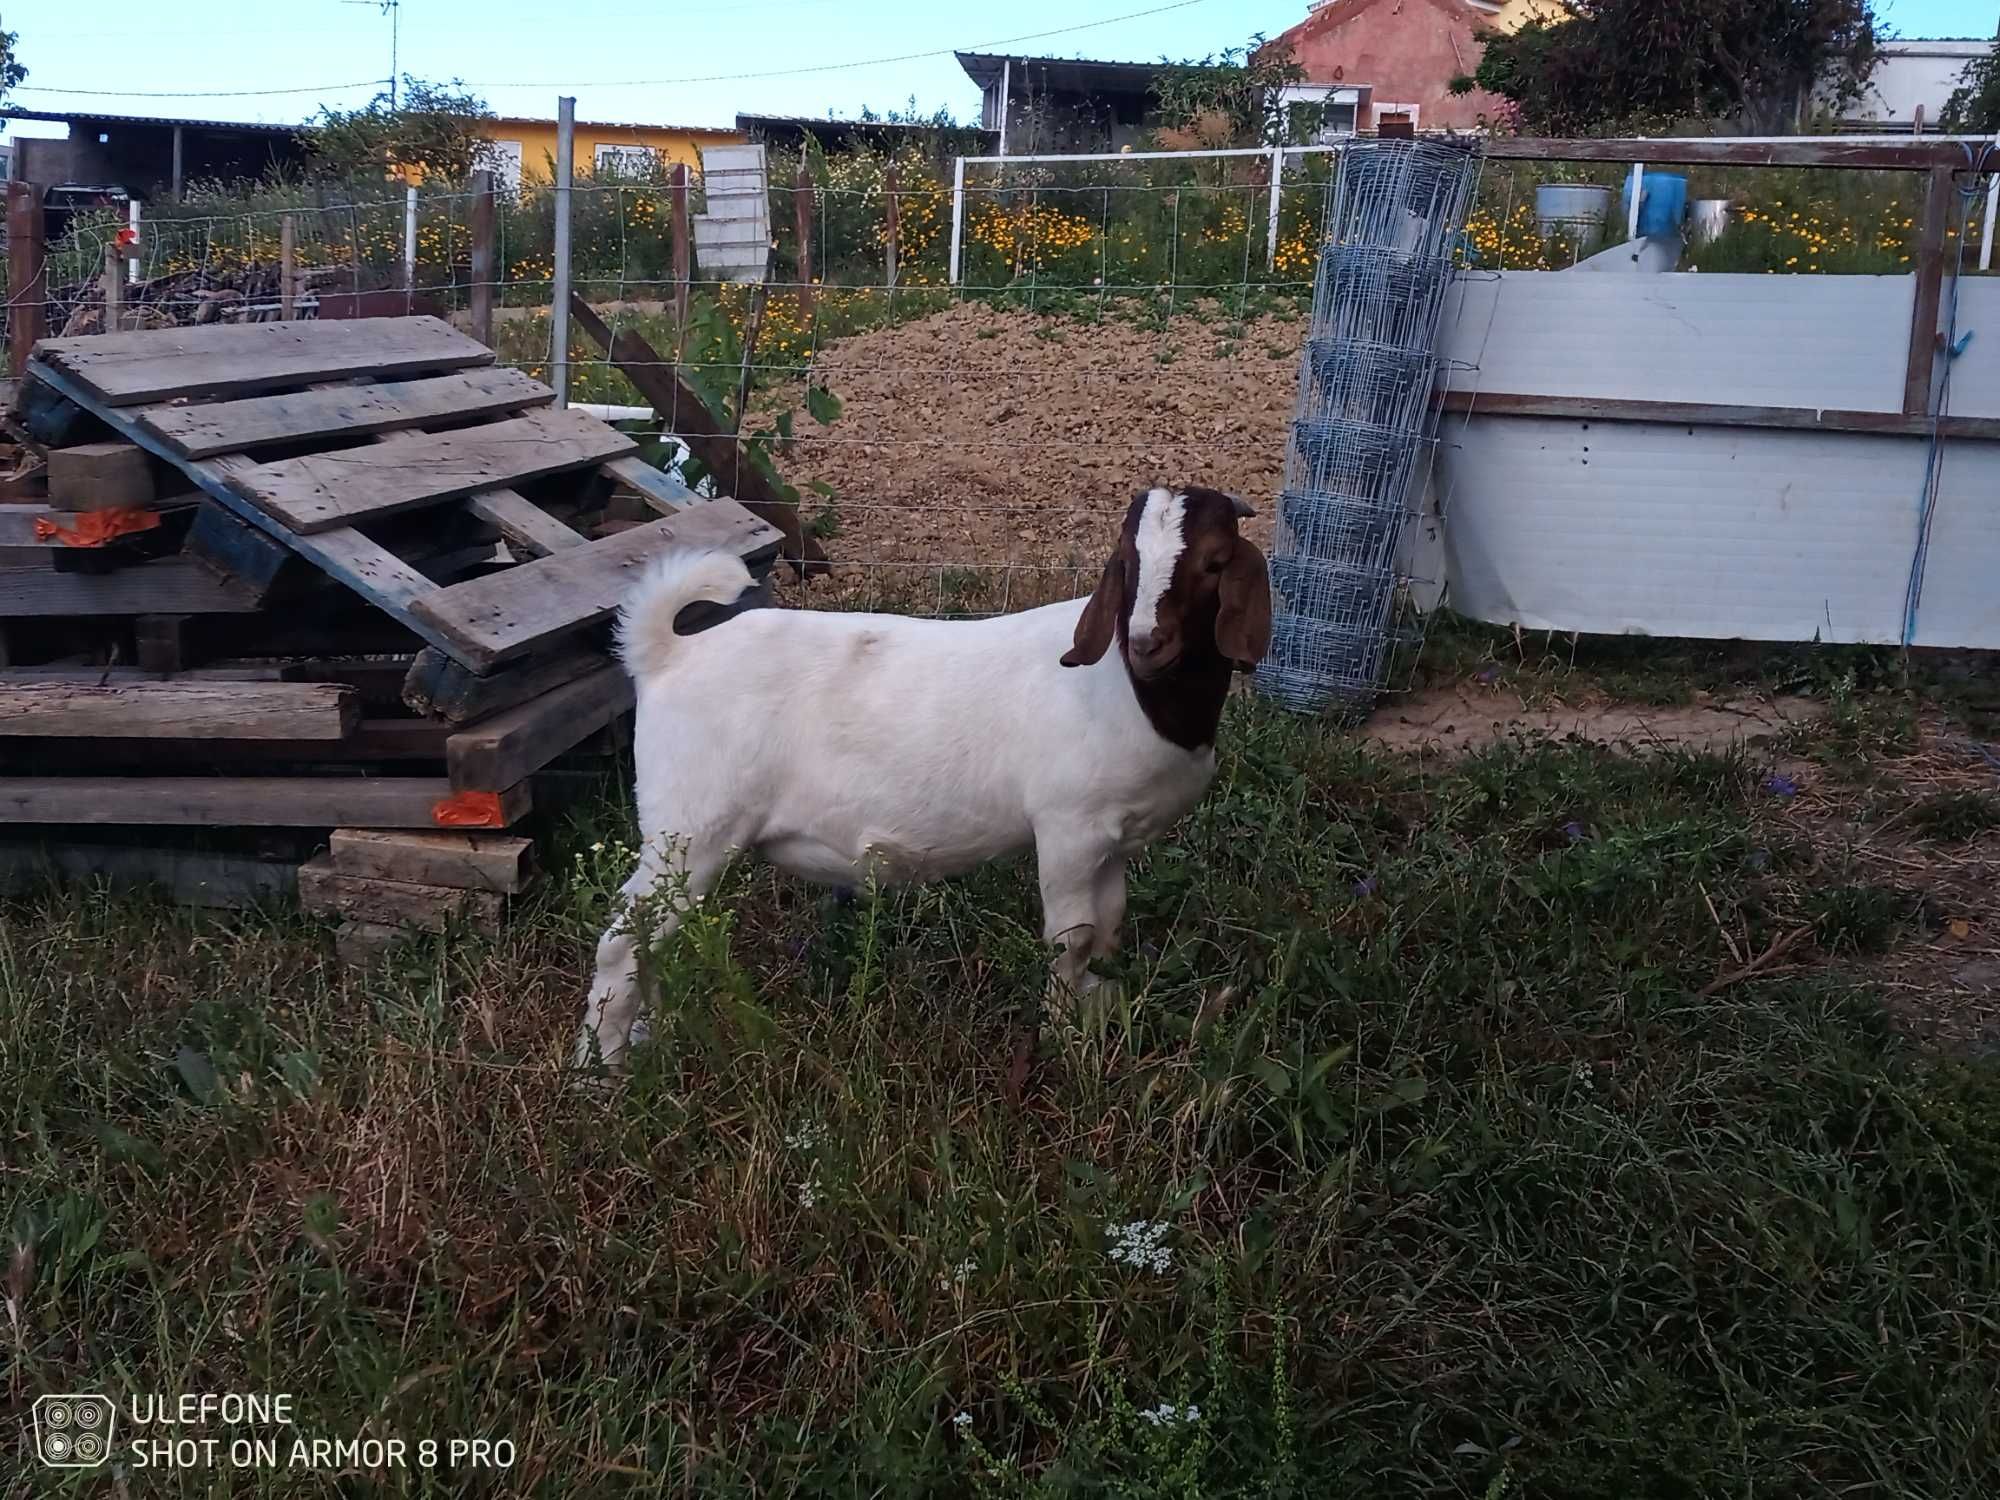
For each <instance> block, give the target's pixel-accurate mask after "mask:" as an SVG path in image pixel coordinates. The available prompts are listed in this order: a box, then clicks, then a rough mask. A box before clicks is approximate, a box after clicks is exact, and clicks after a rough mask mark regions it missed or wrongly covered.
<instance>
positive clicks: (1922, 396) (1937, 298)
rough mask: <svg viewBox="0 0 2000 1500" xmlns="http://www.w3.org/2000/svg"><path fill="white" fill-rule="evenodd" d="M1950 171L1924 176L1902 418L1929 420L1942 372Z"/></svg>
mask: <svg viewBox="0 0 2000 1500" xmlns="http://www.w3.org/2000/svg"><path fill="white" fill-rule="evenodd" d="M1951 171H1952V169H1951V168H1950V167H1932V168H1931V169H1930V171H1929V172H1927V173H1926V174H1925V176H1924V206H1923V208H1922V210H1921V214H1922V217H1921V218H1919V219H1918V221H1917V257H1916V273H1917V276H1916V295H1915V296H1914V297H1913V298H1912V299H1911V301H1912V306H1911V308H1910V357H1909V360H1908V361H1907V362H1906V363H1905V364H1904V366H1903V414H1904V415H1905V416H1910V417H1925V416H1929V415H1930V410H1931V382H1932V379H1933V377H1934V375H1935V373H1936V370H1937V355H1938V306H1939V304H1940V303H1942V302H1943V300H1944V270H1945V254H1944V240H1945V228H1946V226H1947V224H1948V223H1949V221H1950V218H1951V199H1952V195H1953V194H1954V193H1956V192H1957V191H1958V187H1957V185H1956V184H1955V183H1954V182H1953V181H1952V180H1951Z"/></svg>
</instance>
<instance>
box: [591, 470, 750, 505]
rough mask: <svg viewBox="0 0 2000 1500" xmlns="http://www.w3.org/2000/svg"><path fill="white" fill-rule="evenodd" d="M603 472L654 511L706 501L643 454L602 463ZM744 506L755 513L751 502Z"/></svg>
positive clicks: (705, 502) (702, 503)
mask: <svg viewBox="0 0 2000 1500" xmlns="http://www.w3.org/2000/svg"><path fill="white" fill-rule="evenodd" d="M604 472H605V473H606V474H608V475H610V476H611V477H612V478H613V479H615V480H617V481H618V482H619V483H620V484H622V485H624V486H625V487H626V488H627V489H629V490H631V491H633V492H634V493H635V494H637V495H638V496H639V498H640V499H642V500H644V501H645V502H646V505H647V507H648V508H649V509H650V510H652V511H653V513H654V514H656V515H662V516H670V515H672V514H673V513H674V512H675V511H678V510H686V509H687V508H688V507H689V506H690V505H706V504H707V503H708V502H707V501H706V500H705V499H704V498H703V497H702V496H700V495H697V494H696V493H695V492H694V491H693V490H691V489H689V488H688V487H687V486H686V485H685V484H683V483H682V482H681V481H680V480H679V479H677V478H675V477H674V476H673V475H672V474H669V473H668V472H667V471H666V470H665V469H656V468H654V467H653V466H652V465H651V464H649V463H647V462H646V460H645V459H643V458H639V457H636V456H634V457H632V458H619V459H614V460H612V461H611V462H610V463H608V464H606V465H605V466H604ZM737 503H738V504H741V503H742V502H741V501H738V502H737ZM743 508H744V509H745V510H748V511H750V513H751V514H752V515H755V514H756V511H755V510H754V509H752V507H750V506H747V505H745V506H744V507H743Z"/></svg>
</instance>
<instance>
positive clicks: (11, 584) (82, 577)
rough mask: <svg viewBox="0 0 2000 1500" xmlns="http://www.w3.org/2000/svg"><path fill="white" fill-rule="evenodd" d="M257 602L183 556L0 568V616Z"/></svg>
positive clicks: (231, 607) (235, 610) (223, 608)
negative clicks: (93, 567)
mask: <svg viewBox="0 0 2000 1500" xmlns="http://www.w3.org/2000/svg"><path fill="white" fill-rule="evenodd" d="M433 586H434V585H433ZM260 607H261V606H260V604H259V602H258V600H257V599H256V598H254V597H253V596H252V595H250V594H249V593H246V592H245V591H244V590H241V589H238V588H236V587H235V586H234V585H231V584H227V583H224V582H222V581H221V580H220V579H218V578H216V577H215V576H214V575H213V574H212V573H209V572H208V571H207V570H205V569H204V568H202V567H200V566H199V565H198V564H196V563H195V562H194V561H193V560H192V559H190V558H185V557H162V558H157V559H155V560H153V561H152V562H143V563H134V564H133V565H132V566H131V567H129V568H118V569H116V570H114V571H112V572H109V573H58V572H56V571H55V570H54V569H53V568H50V567H46V566H44V567H39V568H35V567H29V568H0V616H26V615H71V616H74V615H244V614H255V613H256V612H257V610H258V609H259V608H260Z"/></svg>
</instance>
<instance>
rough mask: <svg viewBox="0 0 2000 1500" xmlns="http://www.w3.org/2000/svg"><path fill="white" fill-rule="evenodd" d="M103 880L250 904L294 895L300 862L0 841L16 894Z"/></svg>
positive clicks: (5, 882)
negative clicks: (48, 884) (56, 884)
mask: <svg viewBox="0 0 2000 1500" xmlns="http://www.w3.org/2000/svg"><path fill="white" fill-rule="evenodd" d="M97 880H102V881H104V882H106V883H107V884H110V885H113V886H118V887H146V886H157V887H159V888H160V889H161V890H163V891H165V892H166V894H167V895H168V896H169V897H171V898H172V899H173V900H174V901H176V902H178V903H179V904H180V905H182V906H208V907H224V908H244V907H253V906H263V905H266V904H268V903H270V902H274V901H279V900H282V899H284V898H285V897H288V896H290V895H291V894H292V892H293V891H294V890H295V889H296V888H297V886H298V866H297V865H296V864H295V863H293V862H292V861H289V860H266V859H251V858H248V857H247V856H243V855H235V854H209V853H204V852H201V851H198V850H193V849H153V848H145V847H138V848H135V847H132V846H129V845H125V844H82V843H39V842H38V843H0V890H4V891H6V892H7V893H8V894H10V895H23V894H26V893H28V892H30V891H32V890H33V889H34V888H35V886H36V885H38V884H41V883H44V882H49V881H55V882H63V881H70V882H78V881H97Z"/></svg>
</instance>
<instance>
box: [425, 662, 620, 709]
mask: <svg viewBox="0 0 2000 1500" xmlns="http://www.w3.org/2000/svg"><path fill="white" fill-rule="evenodd" d="M609 665H610V658H609V657H607V656H606V655H605V654H604V653H603V652H601V651H587V650H577V651H566V652H562V653H561V654H559V655H555V656H550V657H545V658H543V659H541V660H539V661H527V662H523V663H521V665H519V666H518V667H506V668H503V669H502V670H500V671H498V672H492V673H485V674H481V673H478V672H474V671H473V670H472V669H471V668H470V667H468V666H466V665H465V664H464V663H463V662H460V661H456V660H454V659H453V658H452V657H451V656H449V655H447V654H446V653H445V652H443V651H439V650H436V649H434V648H433V649H428V650H424V651H420V652H418V653H417V658H416V660H415V661H413V662H411V663H410V670H409V673H408V674H407V675H406V676H405V678H404V679H403V704H404V706H405V707H407V708H409V709H410V710H411V711H412V712H414V713H420V714H425V715H428V716H429V717H431V718H434V719H442V720H444V721H445V722H446V723H448V724H464V723H468V722H472V721H476V720H480V719H484V718H485V717H487V715H489V714H497V713H499V712H501V711H502V710H504V709H509V708H512V707H514V706H515V705H516V704H517V703H526V702H527V701H528V700H529V699H531V698H538V697H540V696H541V695H542V694H543V693H546V692H549V691H550V690H551V689H554V688H559V687H561V686H563V685H564V684H565V683H569V682H574V681H575V680H576V679H578V678H579V677H587V676H589V675H590V674H591V673H593V672H596V671H599V670H601V669H602V668H604V667H606V666H609Z"/></svg>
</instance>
